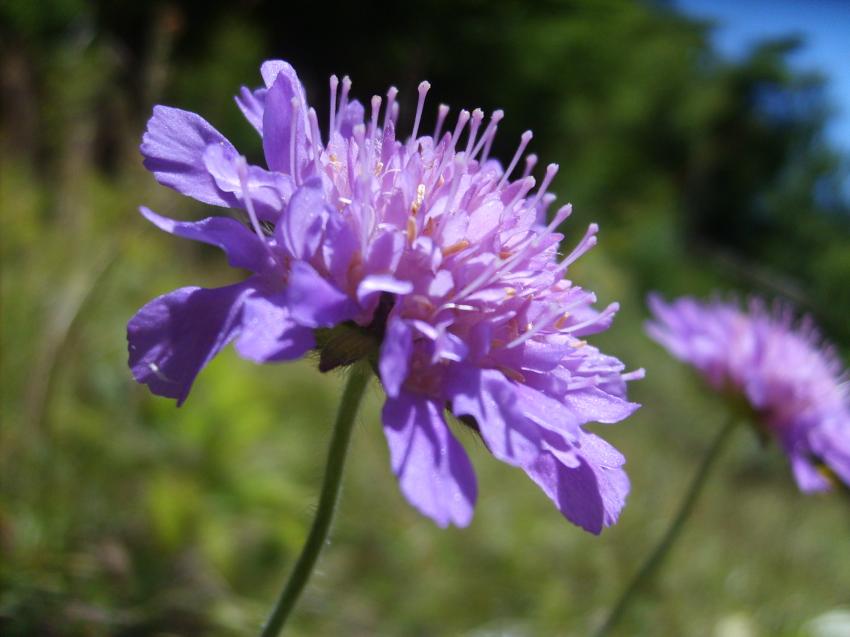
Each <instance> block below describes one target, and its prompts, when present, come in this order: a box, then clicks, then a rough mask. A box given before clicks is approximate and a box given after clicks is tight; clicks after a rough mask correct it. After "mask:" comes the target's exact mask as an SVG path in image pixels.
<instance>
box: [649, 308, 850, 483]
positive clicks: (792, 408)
mask: <svg viewBox="0 0 850 637" xmlns="http://www.w3.org/2000/svg"><path fill="white" fill-rule="evenodd" d="M649 306H650V309H651V310H652V313H653V315H654V320H653V321H650V322H649V323H648V324H647V331H648V332H649V335H650V336H651V337H652V338H653V339H655V340H656V341H658V343H660V344H661V345H663V346H664V347H665V348H667V350H668V351H669V352H670V353H671V354H673V356H675V357H676V358H678V359H679V360H681V361H683V362H685V363H688V364H690V365H692V366H693V367H695V368H696V369H697V370H698V371H699V372H700V374H701V375H702V376H703V377H704V378H705V379H706V381H707V382H708V383H709V384H710V385H711V386H712V387H713V388H714V389H716V390H718V391H723V392H726V393H733V394H737V395H739V396H741V397H743V398H744V399H745V400H746V401H747V402H748V404H749V405H750V407H751V408H752V410H753V412H754V415H755V418H756V420H757V422H758V424H759V425H760V426H761V427H762V428H763V429H764V430H766V431H767V432H769V433H770V434H772V435H773V436H775V437H776V439H777V440H778V441H779V442H780V444H781V445H782V447H783V449H784V450H785V453H786V454H787V455H788V458H789V460H790V462H791V468H792V470H793V472H794V477H795V479H796V480H797V484H798V485H799V487H800V489H801V490H803V491H805V492H812V491H824V490H827V489H829V488H830V487H831V482H830V480H829V479H828V477H827V475H825V473H824V472H823V471H822V470H821V469H822V467H824V466H825V467H827V468H828V470H829V472H828V473H832V474H833V475H834V476H836V477H837V478H838V479H840V480H841V481H843V482H844V483H845V484H847V485H850V395H848V382H847V377H846V374H845V372H844V368H843V366H842V364H841V361H840V360H839V359H838V357H837V355H836V354H835V351H834V350H833V349H832V348H831V347H829V346H827V345H824V344H823V343H822V340H821V338H820V336H819V335H818V333H817V331H816V330H815V329H814V327H813V325H812V324H811V321H809V320H804V321H802V322H800V323H795V321H794V318H793V314H792V312H791V311H790V310H789V309H788V308H783V307H777V308H776V309H774V310H772V311H771V310H769V309H768V308H767V307H766V306H765V304H764V303H763V302H762V301H759V300H753V301H752V302H751V303H750V305H749V307H748V308H747V311H743V310H741V308H740V307H739V305H738V304H737V303H736V302H725V301H720V300H714V301H709V302H702V301H698V300H695V299H692V298H688V297H684V298H680V299H677V300H675V301H673V302H672V303H666V302H664V301H663V300H661V298H659V297H658V296H655V295H653V296H651V297H650V299H649Z"/></svg>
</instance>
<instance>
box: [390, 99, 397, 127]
mask: <svg viewBox="0 0 850 637" xmlns="http://www.w3.org/2000/svg"><path fill="white" fill-rule="evenodd" d="M398 110H399V108H398V102H393V107H392V113H390V121H391V122H392V123H393V126H395V125H396V124H397V123H398Z"/></svg>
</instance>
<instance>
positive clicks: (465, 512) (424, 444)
mask: <svg viewBox="0 0 850 637" xmlns="http://www.w3.org/2000/svg"><path fill="white" fill-rule="evenodd" d="M383 422H384V433H385V434H386V437H387V444H388V445H389V448H390V459H391V462H392V467H393V471H394V472H395V474H396V476H397V477H398V481H399V485H400V487H401V491H402V493H403V494H404V496H405V497H406V498H407V500H408V502H410V503H411V504H412V505H413V506H414V507H415V508H416V509H418V510H419V511H420V512H421V513H423V514H424V515H426V516H428V517H429V518H431V519H432V520H434V522H436V523H437V524H438V525H439V526H440V527H446V526H448V525H449V524H455V525H457V526H461V527H463V526H467V525H468V524H469V522H470V521H471V520H472V512H473V508H474V506H475V500H476V497H477V486H476V482H475V473H474V471H473V469H472V464H471V463H470V462H469V458H468V457H467V455H466V452H465V451H464V449H463V447H462V446H461V445H460V443H459V442H458V441H457V439H456V438H455V437H454V436H453V435H452V433H451V431H449V428H448V427H447V426H446V423H445V421H444V420H443V417H442V415H441V413H440V407H439V406H437V405H436V404H434V403H433V402H431V401H430V400H426V399H424V398H422V397H415V396H413V395H411V394H408V393H406V392H401V393H400V394H399V395H398V396H397V397H396V398H390V399H388V400H387V402H386V404H385V405H384V409H383Z"/></svg>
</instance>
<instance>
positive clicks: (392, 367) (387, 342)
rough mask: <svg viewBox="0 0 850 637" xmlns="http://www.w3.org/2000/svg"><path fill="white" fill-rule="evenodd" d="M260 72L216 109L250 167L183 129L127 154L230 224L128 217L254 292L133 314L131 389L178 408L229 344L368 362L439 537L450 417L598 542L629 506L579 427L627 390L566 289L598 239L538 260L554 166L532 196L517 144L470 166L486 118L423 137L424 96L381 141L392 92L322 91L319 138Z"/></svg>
mask: <svg viewBox="0 0 850 637" xmlns="http://www.w3.org/2000/svg"><path fill="white" fill-rule="evenodd" d="M261 73H262V76H263V79H264V81H265V87H264V88H260V89H258V90H253V91H252V90H249V89H246V88H243V89H242V91H241V93H240V95H239V96H238V97H237V98H236V101H237V104H238V105H239V107H240V108H241V109H242V111H243V113H244V114H245V116H246V118H247V119H248V121H249V122H250V123H251V124H252V125H253V126H254V127H255V128H256V129H257V131H258V133H260V135H261V136H262V140H263V149H264V152H265V159H266V164H267V168H261V167H258V166H249V165H248V164H247V163H246V161H245V160H244V159H243V158H242V157H241V156H240V155H239V154H238V153H237V151H236V150H235V149H234V148H233V146H232V145H231V144H230V143H229V142H228V141H227V140H226V139H225V138H224V137H223V136H222V135H221V134H220V133H218V132H217V131H216V130H215V129H214V128H212V126H210V125H209V124H208V123H207V122H205V121H204V120H203V119H201V118H200V117H198V116H197V115H195V114H192V113H188V112H185V111H181V110H178V109H174V108H167V107H162V106H157V107H156V108H155V109H154V115H153V117H152V118H151V120H150V121H149V123H148V128H147V131H146V133H145V136H144V140H143V143H142V146H141V150H142V154H143V155H144V157H145V165H146V167H147V168H148V169H149V170H150V171H151V172H153V173H154V175H155V176H156V178H157V180H158V181H159V182H160V183H163V184H165V185H167V186H170V187H172V188H174V189H175V190H177V191H179V192H181V193H183V194H185V195H188V196H190V197H193V198H195V199H198V200H200V201H203V202H206V203H210V204H214V205H219V206H224V207H229V208H236V209H241V210H243V211H244V213H245V215H244V219H245V223H242V222H240V221H237V220H236V219H233V218H226V217H213V218H210V219H206V220H204V221H201V222H195V223H190V222H176V221H172V220H169V219H165V218H163V217H161V216H159V215H156V214H154V213H153V212H151V211H149V210H147V209H145V208H143V209H142V213H143V214H144V215H145V216H146V217H147V218H148V219H149V220H151V221H152V222H153V223H154V224H156V225H157V226H158V227H160V228H161V229H163V230H165V231H167V232H170V233H172V234H177V235H180V236H183V237H187V238H191V239H195V240H199V241H204V242H207V243H211V244H214V245H217V246H219V247H221V248H222V249H223V250H224V251H225V252H226V254H227V256H228V259H229V262H230V264H231V265H232V266H234V267H238V268H243V269H247V270H249V271H250V272H251V273H252V274H251V275H250V276H249V277H248V278H247V279H246V280H244V281H242V282H241V283H237V284H235V285H231V286H228V287H225V288H219V289H214V290H206V289H199V288H182V289H180V290H177V291H176V292H172V293H170V294H166V295H165V296H162V297H160V298H158V299H155V300H154V301H152V302H151V303H149V304H148V305H147V306H145V307H144V308H143V309H142V310H141V311H140V312H139V314H137V315H136V317H135V318H133V319H132V320H131V321H130V325H129V328H128V334H129V336H128V337H129V342H130V365H131V367H132V369H133V373H134V375H135V377H136V378H137V380H139V381H140V382H143V383H146V384H148V386H149V387H150V389H151V390H152V391H153V392H154V393H157V394H160V395H163V396H170V397H173V398H176V399H177V400H178V403H180V402H182V401H183V400H185V398H186V396H187V394H188V392H189V389H190V386H191V384H192V382H193V380H194V378H195V376H196V375H197V373H198V372H199V371H200V369H201V368H202V367H203V366H204V365H205V364H206V362H207V361H209V360H210V359H211V358H212V357H213V356H214V355H215V354H216V353H217V352H218V351H219V350H220V349H221V348H222V347H223V346H224V345H225V344H227V343H228V342H229V341H231V340H234V341H235V345H236V349H237V351H238V352H239V354H241V355H242V356H244V357H246V358H249V359H251V360H255V361H258V362H267V361H278V360H289V359H294V358H298V357H300V356H302V355H303V354H304V353H305V352H307V351H308V350H310V349H312V348H314V347H317V340H318V347H319V348H320V349H321V356H322V366H323V368H330V367H334V366H336V365H339V364H344V363H347V362H351V361H352V360H353V359H356V358H357V357H360V356H363V355H364V354H365V353H367V352H369V350H370V349H371V350H372V355H373V357H374V360H375V366H376V368H377V370H378V372H379V375H380V378H381V381H382V383H383V385H384V388H385V390H386V393H387V401H386V404H385V405H384V409H383V423H384V431H385V433H386V437H387V441H388V443H389V448H390V456H391V461H392V466H393V469H394V471H395V473H396V475H397V476H398V479H399V482H400V485H401V489H402V491H403V493H404V495H405V496H406V497H407V498H408V500H409V501H410V502H411V503H412V504H413V506H415V507H416V508H417V509H419V510H420V511H421V512H422V513H424V514H425V515H427V516H429V517H430V518H432V519H433V520H435V521H436V522H437V523H438V524H439V525H441V526H446V525H448V524H456V525H460V526H464V525H466V524H468V523H469V521H470V519H471V516H472V508H473V505H474V502H475V498H476V482H475V477H474V473H473V470H472V466H471V464H470V462H469V459H468V458H467V456H466V453H465V452H464V450H463V448H462V447H461V445H460V444H459V443H458V441H457V440H456V439H455V437H454V435H453V433H452V431H451V430H450V429H449V427H448V425H447V423H446V419H445V411H446V409H448V410H449V411H450V412H451V413H452V414H453V415H454V416H455V417H457V418H458V419H459V420H460V421H461V422H463V423H465V424H466V425H468V426H470V427H472V428H473V429H474V430H475V431H476V432H477V433H478V434H479V435H480V436H481V438H482V440H483V441H484V443H485V444H486V446H487V448H488V449H489V450H490V451H491V453H492V454H493V455H494V456H496V457H497V458H498V459H500V460H502V461H504V462H507V463H510V464H512V465H515V466H518V467H521V468H522V469H523V470H525V471H526V473H527V474H528V475H529V476H530V477H531V478H532V479H533V480H534V481H535V482H537V484H539V485H540V486H541V488H542V489H543V490H544V492H545V493H546V494H547V495H548V496H549V497H550V498H551V499H552V500H553V501H554V502H555V503H556V505H557V506H558V507H559V509H560V510H561V511H562V512H563V514H564V515H565V516H566V517H567V518H569V519H570V520H572V521H573V522H575V523H576V524H578V525H580V526H582V527H583V528H585V529H587V530H589V531H592V532H599V531H600V530H601V529H602V528H603V527H604V526H607V525H609V524H611V523H613V522H614V521H615V520H616V518H617V516H618V514H619V512H620V509H621V508H622V506H623V504H624V501H625V498H626V495H627V493H628V488H629V483H628V479H627V477H626V475H625V473H624V472H623V470H622V465H623V463H624V459H623V457H622V456H621V455H620V454H619V453H618V452H617V451H616V450H615V449H614V448H612V447H611V446H610V445H608V444H607V443H606V442H604V441H603V440H602V439H601V438H599V437H597V436H595V435H594V434H591V433H589V432H587V431H585V430H584V429H583V427H582V426H583V425H584V424H585V423H588V422H592V421H596V422H609V423H610V422H616V421H619V420H622V419H623V418H625V417H627V416H628V415H630V414H631V413H632V412H633V411H634V410H635V409H636V408H637V405H635V404H633V403H630V402H628V401H627V400H626V398H625V385H626V381H627V380H630V379H632V378H638V377H640V376H641V374H642V372H641V371H638V372H632V373H631V374H624V373H623V365H622V363H620V361H618V360H617V359H615V358H612V357H610V356H606V355H604V354H602V353H600V352H599V351H598V350H597V349H595V348H594V347H592V346H590V345H588V344H587V343H586V342H585V341H584V340H582V339H583V338H584V337H586V336H588V335H590V334H593V333H595V332H599V331H601V330H604V329H606V328H607V327H608V326H609V325H610V323H611V320H612V317H613V315H614V313H615V312H616V309H617V306H616V304H613V305H611V306H609V307H608V308H606V309H605V310H603V311H601V312H598V311H596V310H594V309H593V307H592V305H593V303H594V302H595V297H594V295H593V294H592V293H590V292H587V291H585V290H583V289H581V288H580V287H578V286H576V285H573V284H572V283H571V282H570V281H568V280H566V279H565V278H564V274H565V272H566V271H567V268H568V267H569V265H570V264H571V263H572V262H574V261H575V260H576V259H577V258H579V257H580V256H581V255H582V254H583V253H584V252H585V251H587V250H588V249H589V248H591V247H592V246H593V245H594V244H595V241H596V238H595V234H596V231H597V228H596V226H595V225H592V226H591V227H590V228H589V229H588V231H587V233H586V234H585V236H584V238H583V239H581V240H580V241H579V242H578V245H577V246H576V247H575V248H574V249H573V250H572V251H571V252H570V253H569V254H567V255H566V256H561V255H559V254H558V246H559V243H560V241H561V239H562V235H560V234H558V233H556V232H555V229H556V228H557V227H558V226H559V225H560V224H561V222H563V221H564V220H565V219H566V218H567V216H569V214H570V207H569V206H565V207H563V208H561V209H559V210H558V211H557V212H556V213H555V214H554V216H553V218H552V220H551V221H550V222H549V223H548V225H546V224H545V221H544V220H545V218H546V210H547V208H548V207H549V205H550V204H551V203H552V201H553V200H554V196H552V195H550V194H549V193H548V192H547V188H548V187H549V184H550V183H551V181H552V179H553V178H554V176H555V173H556V172H557V166H555V165H554V164H551V165H549V166H548V167H547V168H546V170H545V173H544V176H543V179H542V182H541V183H540V184H539V185H537V183H536V180H535V178H534V177H532V176H531V172H532V171H533V169H534V166H535V162H536V158H535V157H534V156H533V155H529V156H527V157H526V158H525V161H524V170H523V171H522V173H521V174H519V175H516V172H517V165H518V164H519V162H520V160H521V159H522V157H523V153H524V152H525V149H526V146H527V144H528V143H529V141H530V140H531V132H530V131H528V132H526V133H524V134H523V135H522V138H521V141H520V144H519V148H518V149H517V151H516V153H515V154H514V156H513V158H512V159H511V161H510V162H509V164H508V166H507V168H504V169H503V168H502V166H501V164H500V163H499V162H497V161H496V160H493V159H490V158H489V150H490V147H491V144H492V143H493V138H494V136H495V135H496V130H497V127H498V124H499V121H500V120H501V119H502V116H503V114H502V112H501V111H495V112H494V113H493V114H492V115H491V116H490V117H489V119H488V120H487V121H486V122H485V117H484V114H483V113H482V111H481V110H479V109H476V110H474V111H472V112H471V113H470V112H468V111H465V110H464V111H461V112H460V114H459V115H458V117H457V119H456V121H455V122H454V124H453V125H450V124H449V122H448V112H449V109H448V107H446V106H440V107H439V109H438V113H437V119H436V125H435V127H434V129H433V132H431V131H428V132H427V133H426V132H424V131H423V129H424V125H423V113H424V103H425V97H426V94H427V92H428V90H429V88H430V87H429V84H428V83H427V82H423V83H422V84H420V85H419V95H418V97H419V99H418V103H417V108H416V113H415V116H414V118H413V124H412V132H411V134H410V135H409V137H407V138H406V139H401V138H398V137H397V136H396V128H397V125H398V122H399V107H398V102H396V96H397V90H396V89H395V88H390V90H389V91H388V92H387V95H386V100H385V101H384V99H383V98H381V97H378V96H375V97H373V98H372V99H371V101H370V104H369V106H370V108H369V112H368V113H367V112H366V109H364V107H363V106H362V105H361V104H360V103H359V102H357V101H356V100H352V99H351V98H350V88H351V82H350V81H349V79H348V78H347V77H346V78H343V79H342V81H339V80H338V79H337V78H336V77H335V76H334V77H332V78H331V80H330V104H331V106H330V117H329V120H330V121H329V123H328V129H327V134H326V135H324V136H323V135H322V133H321V132H320V126H319V123H318V120H317V117H316V112H315V111H314V110H313V109H312V108H310V107H309V106H308V104H307V101H306V97H305V92H304V89H303V87H302V85H301V83H300V82H299V80H298V78H297V76H296V74H295V71H294V70H293V69H292V67H291V66H289V65H288V64H287V63H285V62H280V61H270V62H266V63H264V64H263V66H262V68H261ZM444 128H446V130H445V131H444V130H443V129H444ZM352 340H353V341H354V342H356V343H359V344H360V345H357V346H352V345H351V342H352ZM363 343H365V344H366V345H365V346H363V345H362V344H363ZM340 344H342V346H340ZM370 344H371V345H370Z"/></svg>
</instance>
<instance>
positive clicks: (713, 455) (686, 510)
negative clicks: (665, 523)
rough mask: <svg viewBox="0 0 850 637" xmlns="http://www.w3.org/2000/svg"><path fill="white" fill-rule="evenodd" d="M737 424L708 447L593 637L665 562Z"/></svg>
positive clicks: (621, 611) (605, 630) (618, 616)
mask: <svg viewBox="0 0 850 637" xmlns="http://www.w3.org/2000/svg"><path fill="white" fill-rule="evenodd" d="M736 424H737V423H736V421H735V420H734V419H730V420H729V422H728V423H727V424H726V426H724V427H723V428H722V429H721V430H720V431H719V432H718V433H717V435H716V436H715V438H714V441H713V442H712V444H711V447H710V448H709V449H708V452H707V453H706V454H705V457H704V458H703V460H702V464H700V466H699V469H698V470H697V473H696V475H695V476H694V478H693V480H692V481H691V484H690V487H689V488H688V491H687V493H686V494H685V498H684V500H682V504H681V505H680V506H679V511H678V513H676V517H675V518H674V519H673V522H672V523H671V524H670V527H669V528H668V529H667V532H666V533H665V534H664V537H662V538H661V541H660V542H659V543H658V545H657V546H656V547H655V550H654V551H652V553H650V555H649V557H648V558H647V559H646V561H645V562H644V563H643V565H642V566H641V568H640V570H639V571H638V572H637V574H636V575H635V576H634V579H632V581H631V583H629V585H628V586H627V587H626V588H625V590H624V591H623V592H622V594H621V595H620V597H619V598H618V599H617V603H616V604H615V605H614V608H613V610H612V611H611V614H610V615H608V619H607V620H606V621H605V623H604V624H603V625H602V627H601V628H600V629H599V630H598V631H597V632H596V637H605V636H606V635H608V634H609V633H610V632H611V631H612V630H613V629H614V627H615V626H616V625H617V623H618V622H619V621H620V619H622V617H623V614H624V613H625V612H626V610H627V609H628V607H629V605H630V604H631V602H632V601H634V599H635V598H637V596H638V595H639V594H640V592H641V589H642V588H643V587H644V586H645V585H646V584H647V583H648V582H649V581H650V579H651V578H652V576H653V574H654V573H655V571H656V570H658V568H659V567H660V566H661V563H662V562H663V561H664V558H665V557H666V555H667V553H668V552H669V551H670V548H671V547H672V546H673V544H674V543H675V542H676V539H677V538H678V537H679V534H680V533H681V531H682V528H683V527H684V525H685V522H686V521H687V519H688V517H689V516H690V515H691V512H692V511H693V509H694V506H695V505H696V502H697V499H698V498H699V496H700V493H702V490H703V487H704V486H705V483H706V479H707V478H708V475H709V474H710V473H711V469H712V467H713V466H714V463H715V461H716V460H717V458H718V456H719V455H720V452H721V451H722V450H723V447H724V446H725V443H726V441H727V440H728V439H729V435H730V434H731V433H732V430H733V429H735V427H736Z"/></svg>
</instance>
